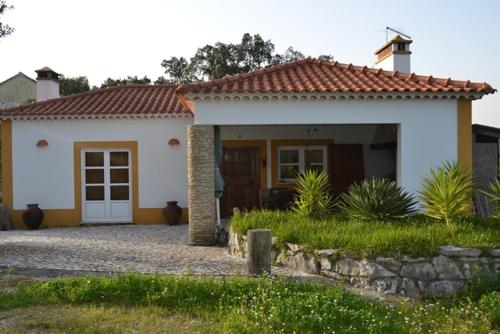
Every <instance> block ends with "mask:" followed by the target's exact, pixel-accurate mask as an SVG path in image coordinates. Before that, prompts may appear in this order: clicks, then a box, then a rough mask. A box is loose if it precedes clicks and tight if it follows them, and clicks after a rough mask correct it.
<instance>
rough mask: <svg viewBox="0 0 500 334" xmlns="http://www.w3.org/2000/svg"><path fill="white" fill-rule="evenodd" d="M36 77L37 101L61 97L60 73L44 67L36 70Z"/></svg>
mask: <svg viewBox="0 0 500 334" xmlns="http://www.w3.org/2000/svg"><path fill="white" fill-rule="evenodd" d="M35 72H36V74H37V77H36V102H39V101H46V100H50V99H55V98H58V97H59V74H58V73H56V72H55V71H53V70H52V69H50V68H49V67H43V68H41V69H39V70H36V71H35Z"/></svg>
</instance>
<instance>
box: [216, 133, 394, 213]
mask: <svg viewBox="0 0 500 334" xmlns="http://www.w3.org/2000/svg"><path fill="white" fill-rule="evenodd" d="M216 132H219V133H220V144H219V145H220V146H221V148H222V150H221V151H222V155H221V158H220V162H219V163H220V170H221V174H222V178H223V180H224V183H225V185H224V193H223V196H222V198H221V215H222V217H223V218H229V217H230V216H231V214H232V211H233V208H235V207H237V208H239V209H241V210H251V209H257V208H280V209H286V208H288V206H289V202H290V200H291V199H292V198H293V192H294V187H295V179H296V177H297V175H298V174H299V173H300V172H302V171H304V170H308V169H316V170H323V171H325V172H326V173H327V174H328V176H329V179H330V186H331V188H330V191H331V192H332V194H333V195H340V194H341V193H343V192H345V191H347V190H348V188H349V186H350V185H351V184H353V183H355V182H359V181H361V180H363V179H365V178H389V179H393V180H396V179H397V163H396V161H397V132H398V126H397V124H362V125H359V124H341V125H340V124H339V125H321V124H310V125H276V126H271V125H260V126H258V125H248V126H220V127H218V128H217V129H216ZM216 145H217V143H216Z"/></svg>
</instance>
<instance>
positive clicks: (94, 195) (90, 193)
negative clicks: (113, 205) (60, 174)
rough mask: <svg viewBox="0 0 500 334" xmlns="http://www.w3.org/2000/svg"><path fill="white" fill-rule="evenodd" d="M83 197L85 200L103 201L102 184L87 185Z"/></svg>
mask: <svg viewBox="0 0 500 334" xmlns="http://www.w3.org/2000/svg"><path fill="white" fill-rule="evenodd" d="M85 198H86V199H87V201H104V186H87V187H86V188H85Z"/></svg>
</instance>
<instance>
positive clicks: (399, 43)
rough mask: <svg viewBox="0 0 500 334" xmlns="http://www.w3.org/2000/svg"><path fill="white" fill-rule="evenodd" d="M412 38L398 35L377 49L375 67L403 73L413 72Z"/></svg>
mask: <svg viewBox="0 0 500 334" xmlns="http://www.w3.org/2000/svg"><path fill="white" fill-rule="evenodd" d="M412 42H413V41H412V40H411V39H405V38H403V37H401V36H400V35H397V36H396V37H394V38H393V39H391V40H390V41H388V42H387V43H385V44H384V45H383V46H382V47H381V48H380V49H378V50H377V51H375V55H376V56H377V60H375V67H376V68H381V69H383V70H387V71H398V72H403V73H410V72H411V63H410V58H411V51H410V44H411V43H412Z"/></svg>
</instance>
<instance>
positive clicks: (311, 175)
mask: <svg viewBox="0 0 500 334" xmlns="http://www.w3.org/2000/svg"><path fill="white" fill-rule="evenodd" d="M329 188H330V187H329V182H328V175H327V174H326V173H325V172H324V171H320V172H319V171H317V170H306V171H305V172H303V173H301V174H300V175H299V177H298V178H297V184H296V190H297V196H295V198H294V200H293V203H292V211H294V212H295V213H297V214H299V215H302V216H310V217H321V216H325V215H327V214H328V213H330V212H331V211H332V209H333V208H334V207H335V200H334V198H333V197H332V196H331V195H330V193H329Z"/></svg>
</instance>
